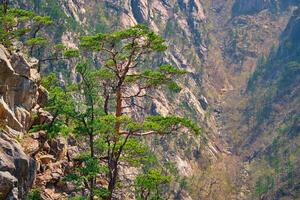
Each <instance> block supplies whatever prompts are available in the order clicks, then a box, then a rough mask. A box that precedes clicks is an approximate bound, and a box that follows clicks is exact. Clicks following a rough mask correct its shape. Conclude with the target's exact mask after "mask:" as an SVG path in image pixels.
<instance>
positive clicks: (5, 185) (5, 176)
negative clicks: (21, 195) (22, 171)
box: [0, 171, 17, 199]
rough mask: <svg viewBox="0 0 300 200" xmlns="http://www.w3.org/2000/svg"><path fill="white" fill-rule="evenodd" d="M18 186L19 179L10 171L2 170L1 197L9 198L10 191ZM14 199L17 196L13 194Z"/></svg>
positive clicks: (0, 175)
mask: <svg viewBox="0 0 300 200" xmlns="http://www.w3.org/2000/svg"><path fill="white" fill-rule="evenodd" d="M16 186H17V179H16V178H15V177H14V176H12V175H11V174H10V173H9V172H1V171H0V199H7V198H8V195H9V193H11V192H12V190H13V188H14V187H16ZM13 196H14V199H16V198H17V197H16V196H15V194H14V195H13Z"/></svg>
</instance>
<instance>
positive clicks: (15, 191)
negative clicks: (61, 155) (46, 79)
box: [0, 46, 47, 199]
mask: <svg viewBox="0 0 300 200" xmlns="http://www.w3.org/2000/svg"><path fill="white" fill-rule="evenodd" d="M0 64H1V68H0V70H1V73H0V76H1V78H0V81H1V82H0V86H1V87H0V88H1V91H0V92H1V93H0V96H1V97H0V98H1V100H0V123H1V129H0V132H1V138H0V144H1V146H0V158H1V163H0V171H1V172H0V174H1V175H0V180H1V181H0V198H1V199H21V198H23V197H24V195H25V194H26V193H27V192H28V191H29V189H30V188H31V187H32V184H33V181H34V179H35V176H36V165H37V164H36V161H35V160H34V159H32V158H31V157H30V156H29V155H27V154H25V152H24V150H23V148H22V147H21V145H20V143H19V141H20V140H21V138H22V137H24V134H25V133H26V131H28V129H29V128H30V126H31V124H32V116H33V114H34V113H35V114H37V113H38V110H39V107H40V104H43V103H45V101H47V94H46V93H44V90H43V88H41V87H39V85H38V81H39V79H40V76H39V74H38V73H37V71H36V69H34V68H33V67H34V65H35V64H36V62H34V61H27V60H26V59H25V58H24V57H23V55H21V54H18V53H14V54H11V53H9V52H8V51H7V50H6V49H5V48H4V47H3V46H0ZM45 98H46V99H45Z"/></svg>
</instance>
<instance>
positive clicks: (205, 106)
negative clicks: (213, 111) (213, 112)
mask: <svg viewBox="0 0 300 200" xmlns="http://www.w3.org/2000/svg"><path fill="white" fill-rule="evenodd" d="M199 102H200V105H201V107H202V108H203V110H207V108H208V102H207V100H206V98H205V97H204V96H203V95H201V97H200V99H199Z"/></svg>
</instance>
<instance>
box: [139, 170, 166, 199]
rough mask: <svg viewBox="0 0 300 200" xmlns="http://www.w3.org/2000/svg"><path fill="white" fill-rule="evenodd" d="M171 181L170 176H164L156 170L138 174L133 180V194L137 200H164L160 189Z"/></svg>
mask: <svg viewBox="0 0 300 200" xmlns="http://www.w3.org/2000/svg"><path fill="white" fill-rule="evenodd" d="M170 181H171V177H170V176H164V175H163V174H162V173H161V172H160V171H159V170H158V169H150V170H149V171H147V172H146V173H143V174H140V175H139V176H137V178H136V180H135V192H136V194H137V199H138V200H145V199H153V200H154V199H155V200H158V199H164V198H163V196H164V195H163V194H162V192H163V190H162V187H163V186H164V185H165V184H167V183H169V182H170Z"/></svg>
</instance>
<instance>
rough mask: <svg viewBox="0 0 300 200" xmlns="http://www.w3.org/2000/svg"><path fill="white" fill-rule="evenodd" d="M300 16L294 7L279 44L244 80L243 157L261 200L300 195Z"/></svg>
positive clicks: (291, 197)
mask: <svg viewBox="0 0 300 200" xmlns="http://www.w3.org/2000/svg"><path fill="white" fill-rule="evenodd" d="M299 14H300V12H299V9H297V10H295V11H294V13H293V16H292V17H291V19H290V21H289V23H288V25H287V27H286V28H285V30H284V31H283V33H282V34H281V38H280V43H279V46H278V48H276V49H274V50H273V52H272V53H271V54H270V55H269V56H268V57H267V58H265V59H263V61H262V62H261V63H260V66H259V68H257V69H256V71H255V72H254V74H253V75H252V77H251V78H250V80H249V83H248V94H249V96H250V100H249V103H248V106H247V109H246V111H245V113H244V120H243V124H246V123H248V124H249V128H250V130H249V131H248V134H247V137H246V140H245V141H244V142H243V145H242V148H243V149H244V151H246V152H247V151H249V150H251V152H252V154H251V155H250V156H249V157H247V159H248V160H249V159H250V161H249V162H251V167H252V169H253V173H252V174H251V177H252V179H254V180H255V181H254V182H253V183H252V184H253V188H254V190H255V191H256V193H257V194H258V195H261V197H262V198H263V199H283V198H287V199H293V198H295V197H299V195H300V191H299V180H300V179H299V176H298V174H299V170H300V168H299V166H300V165H299V164H300V162H299V161H300V160H299V156H300V155H299V148H300V143H299V142H300V137H299V133H300V129H299V122H300V121H299V119H300V118H299V113H300V110H299V104H300V96H299V94H300V88H299V82H300V68H299V67H300V65H299V61H300V60H299V58H300V57H299V55H300V54H299V53H300V52H299V37H298V35H299V34H300V28H299V16H300V15H299ZM246 113H247V114H246ZM250 118H252V119H250ZM252 161H253V162H252Z"/></svg>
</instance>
